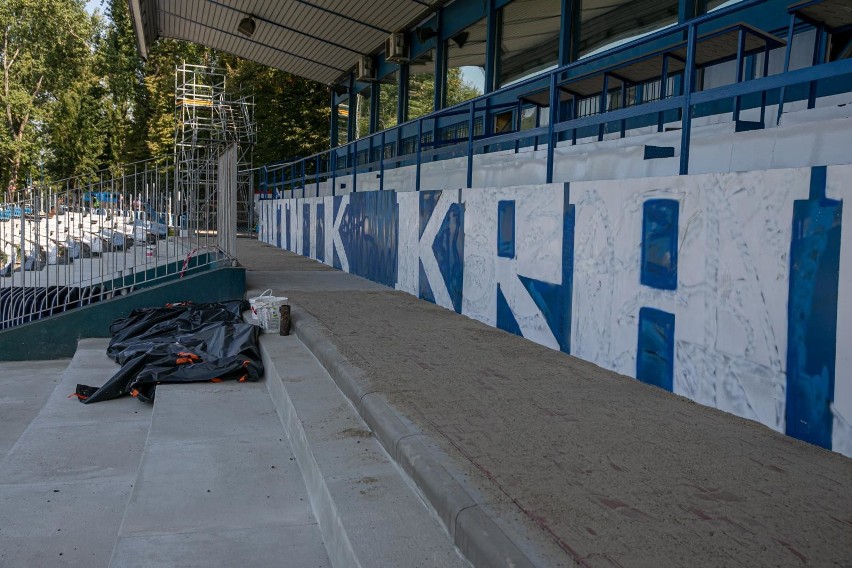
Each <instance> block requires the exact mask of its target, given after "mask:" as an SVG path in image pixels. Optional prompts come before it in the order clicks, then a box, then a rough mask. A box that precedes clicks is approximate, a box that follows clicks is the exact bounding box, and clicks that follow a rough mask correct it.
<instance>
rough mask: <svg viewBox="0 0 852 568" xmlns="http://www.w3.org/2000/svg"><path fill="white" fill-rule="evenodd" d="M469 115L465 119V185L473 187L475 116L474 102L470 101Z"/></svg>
mask: <svg viewBox="0 0 852 568" xmlns="http://www.w3.org/2000/svg"><path fill="white" fill-rule="evenodd" d="M469 108H470V110H469V112H470V116H469V117H468V119H467V187H473V124H474V122H475V117H476V104H475V103H474V102H473V101H470V104H469Z"/></svg>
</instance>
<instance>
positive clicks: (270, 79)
mask: <svg viewBox="0 0 852 568" xmlns="http://www.w3.org/2000/svg"><path fill="white" fill-rule="evenodd" d="M220 64H222V65H223V66H224V67H225V69H226V70H227V72H228V76H227V84H228V89H229V90H232V91H234V92H240V93H241V94H242V95H245V96H249V95H253V96H254V104H255V107H254V112H255V122H256V123H257V125H258V132H257V145H256V146H255V149H254V162H255V164H264V163H270V162H276V161H279V160H283V159H286V158H291V157H295V156H309V155H311V154H315V153H317V152H320V151H322V150H325V149H327V148H328V130H329V119H330V114H329V113H330V110H329V92H328V89H326V88H325V87H324V86H323V85H321V84H319V83H315V82H313V81H308V80H307V79H303V78H301V77H297V76H296V75H291V74H290V73H285V72H284V71H279V70H278V69H273V68H271V67H267V66H265V65H261V64H260V63H255V62H253V61H248V60H246V59H241V58H238V57H235V56H233V55H222V56H221V58H220Z"/></svg>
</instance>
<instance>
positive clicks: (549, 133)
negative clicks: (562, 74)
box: [545, 73, 559, 183]
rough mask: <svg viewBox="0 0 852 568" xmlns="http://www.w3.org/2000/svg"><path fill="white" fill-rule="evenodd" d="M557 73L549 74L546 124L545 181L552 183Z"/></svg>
mask: <svg viewBox="0 0 852 568" xmlns="http://www.w3.org/2000/svg"><path fill="white" fill-rule="evenodd" d="M556 77H557V73H551V74H550V122H548V124H547V175H546V178H545V181H546V183H553V152H554V150H555V149H556V135H555V134H554V132H553V127H554V126H555V125H556V121H557V120H558V117H559V89H558V87H557V82H556Z"/></svg>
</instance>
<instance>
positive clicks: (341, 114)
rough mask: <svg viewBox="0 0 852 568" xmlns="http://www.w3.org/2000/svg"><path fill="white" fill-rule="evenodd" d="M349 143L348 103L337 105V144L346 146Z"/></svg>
mask: <svg viewBox="0 0 852 568" xmlns="http://www.w3.org/2000/svg"><path fill="white" fill-rule="evenodd" d="M348 141H349V103H348V102H345V103H340V104H339V105H337V143H338V144H346V143H347V142H348Z"/></svg>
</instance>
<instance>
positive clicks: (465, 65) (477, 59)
mask: <svg viewBox="0 0 852 568" xmlns="http://www.w3.org/2000/svg"><path fill="white" fill-rule="evenodd" d="M485 36H486V26H485V19H484V18H483V19H482V20H479V21H478V22H477V23H475V24H473V25H472V26H470V27H469V28H467V29H465V30H464V31H461V32H459V33H457V34H456V35H455V36H453V37H452V38H450V40H449V41H448V42H447V85H446V88H447V98H446V101H447V104H446V105H445V106H448V107H449V106H453V105H455V104H458V103H461V102H464V101H467V100H470V99H472V98H475V97H478V96H479V95H481V94H483V93H485Z"/></svg>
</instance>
